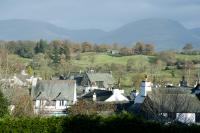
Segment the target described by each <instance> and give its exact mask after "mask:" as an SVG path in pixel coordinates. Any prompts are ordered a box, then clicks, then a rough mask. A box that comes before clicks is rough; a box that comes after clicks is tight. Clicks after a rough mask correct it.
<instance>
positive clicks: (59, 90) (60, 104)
mask: <svg viewBox="0 0 200 133" xmlns="http://www.w3.org/2000/svg"><path fill="white" fill-rule="evenodd" d="M31 96H32V97H33V99H34V110H35V113H36V114H39V113H41V114H49V115H57V114H61V115H62V114H66V109H67V108H68V107H69V106H71V105H73V104H75V102H76V101H77V96H76V81H75V80H41V81H39V82H38V83H37V85H36V87H35V88H33V89H32V91H31Z"/></svg>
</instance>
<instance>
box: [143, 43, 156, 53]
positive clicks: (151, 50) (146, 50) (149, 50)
mask: <svg viewBox="0 0 200 133" xmlns="http://www.w3.org/2000/svg"><path fill="white" fill-rule="evenodd" d="M144 53H145V55H153V54H154V53H155V50H154V45H152V44H146V45H145V48H144Z"/></svg>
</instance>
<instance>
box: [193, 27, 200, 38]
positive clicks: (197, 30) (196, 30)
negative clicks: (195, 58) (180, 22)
mask: <svg viewBox="0 0 200 133" xmlns="http://www.w3.org/2000/svg"><path fill="white" fill-rule="evenodd" d="M191 31H192V32H194V33H195V34H196V35H198V36H199V37H200V28H194V29H191Z"/></svg>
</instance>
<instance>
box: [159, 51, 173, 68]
mask: <svg viewBox="0 0 200 133" xmlns="http://www.w3.org/2000/svg"><path fill="white" fill-rule="evenodd" d="M158 59H160V60H162V61H164V62H166V63H167V65H174V64H175V63H176V53H175V52H172V51H164V52H161V53H159V55H158Z"/></svg>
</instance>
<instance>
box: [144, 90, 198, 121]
mask: <svg viewBox="0 0 200 133" xmlns="http://www.w3.org/2000/svg"><path fill="white" fill-rule="evenodd" d="M141 110H142V111H143V112H145V114H146V116H147V117H152V116H153V117H154V118H155V116H156V118H160V117H163V118H164V117H165V118H166V120H168V119H170V120H177V121H180V122H184V123H195V122H200V117H199V116H200V101H199V99H198V97H197V96H195V95H192V94H190V93H188V92H187V91H185V90H182V89H181V88H170V89H166V88H164V89H163V88H161V89H157V90H156V89H153V90H152V92H151V93H149V94H148V95H147V97H146V98H145V100H144V102H143V103H142V104H141Z"/></svg>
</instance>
